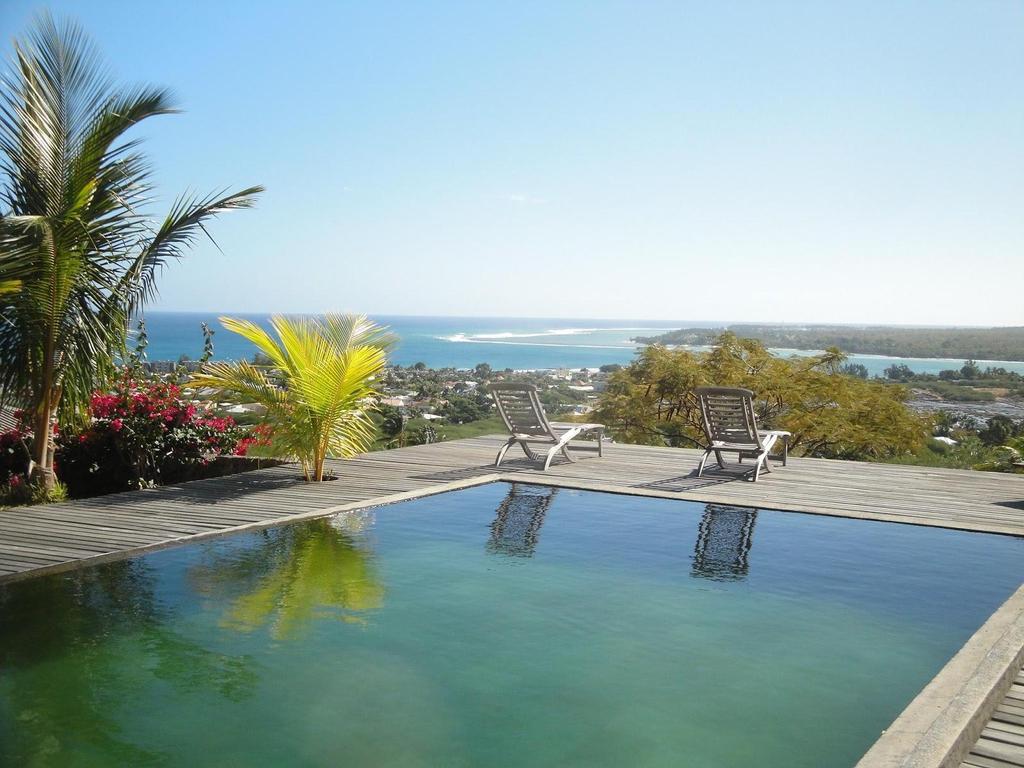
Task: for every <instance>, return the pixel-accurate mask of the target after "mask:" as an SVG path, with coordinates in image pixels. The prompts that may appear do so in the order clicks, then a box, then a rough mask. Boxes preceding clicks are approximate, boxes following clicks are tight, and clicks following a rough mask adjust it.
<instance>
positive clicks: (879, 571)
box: [0, 483, 1024, 768]
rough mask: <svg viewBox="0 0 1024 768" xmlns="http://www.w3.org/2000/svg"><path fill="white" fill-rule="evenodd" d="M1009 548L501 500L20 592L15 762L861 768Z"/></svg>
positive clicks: (438, 505)
mask: <svg viewBox="0 0 1024 768" xmlns="http://www.w3.org/2000/svg"><path fill="white" fill-rule="evenodd" d="M1022 577H1024V542H1022V541H1021V540H1019V539H1014V538H1009V537H1000V536H993V535H985V534H968V533H959V532H953V531H943V530H938V529H928V528H919V527H910V526H902V525H896V524H889V523H873V522H866V521H857V520H844V519H838V518H827V517H816V516H811V515H798V514H792V513H784V512H772V511H754V510H749V509H742V508H735V507H717V506H713V505H709V506H705V505H703V504H696V503H690V502H682V501H667V500H658V499H642V498H634V497H625V496H613V495H608V494H599V493H589V492H575V491H569V490H553V489H548V488H543V487H540V486H529V485H522V484H516V485H508V484H504V483H496V484H492V485H486V486H480V487H476V488H472V489H468V490H463V491H458V492H454V493H449V494H443V495H440V496H434V497H429V498H424V499H418V500H414V501H409V502H405V503H402V504H395V505H392V506H388V507H381V508H377V509H372V510H367V511H363V512H360V513H352V514H348V515H343V516H341V517H338V518H334V519H331V520H317V521H312V522H306V523H300V524H296V525H292V526H288V527H283V528H277V529H272V530H267V531H262V532H257V533H246V534H242V535H236V536H231V537H225V538H221V539H216V540H212V541H209V542H205V543H200V544H194V545H189V546H184V547H178V548H174V549H167V550H162V551H159V552H155V553H152V554H149V555H146V556H144V557H139V558H135V559H132V560H127V561H123V562H119V563H113V564H108V565H103V566H98V567H94V568H90V569H86V570H82V571H79V572H75V573H71V574H65V575H60V576H53V577H44V578H39V579H34V580H31V581H25V582H20V583H14V584H11V585H8V586H7V587H5V588H0V763H2V764H3V765H27V766H47V765H53V766H98V765H132V766H141V765H167V766H190V767H191V766H200V765H218V766H282V765H289V766H291V765H295V766H337V765H351V766H556V765H557V766H563V765H576V766H625V765H629V766H680V765H686V766H690V765H692V766H704V767H715V766H751V765H757V766H761V767H762V768H768V767H770V766H786V767H787V768H791V767H793V766H808V768H827V767H828V766H850V765H852V764H853V763H854V762H856V760H857V758H858V757H859V756H860V755H861V754H862V753H863V752H864V750H865V749H866V748H867V747H868V746H869V745H870V744H871V743H872V742H873V741H874V739H875V738H876V737H877V735H878V733H879V731H881V730H882V729H883V728H885V727H886V726H887V725H888V724H889V723H890V722H891V720H892V719H893V717H895V715H897V714H898V713H899V711H900V710H901V709H902V708H903V707H904V706H905V705H906V704H907V702H908V701H909V700H910V699H911V698H913V696H914V695H915V694H916V693H917V691H918V690H920V689H921V687H922V686H924V685H925V683H927V681H928V680H929V679H930V678H931V677H932V676H934V675H935V673H936V672H938V670H939V669H940V668H941V667H942V665H943V664H944V663H945V662H946V661H947V660H948V659H949V658H950V657H951V656H952V655H953V654H954V653H955V652H956V650H957V649H958V648H959V647H960V645H962V643H963V642H964V641H965V640H966V639H967V638H968V637H969V636H970V635H971V633H972V632H973V631H974V630H975V629H976V628H977V627H978V626H979V625H981V624H982V622H984V620H985V619H986V618H987V617H988V615H989V614H991V612H992V611H993V610H995V609H996V608H997V607H998V605H999V604H1000V603H1001V602H1002V601H1003V600H1004V599H1005V598H1006V597H1008V596H1009V595H1010V594H1011V592H1012V591H1013V590H1014V589H1015V588H1016V587H1017V586H1018V584H1019V583H1020V582H1021V579H1022Z"/></svg>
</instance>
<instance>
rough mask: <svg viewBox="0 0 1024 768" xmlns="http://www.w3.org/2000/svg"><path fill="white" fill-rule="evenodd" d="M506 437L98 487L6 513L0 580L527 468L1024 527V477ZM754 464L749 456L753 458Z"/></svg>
mask: <svg viewBox="0 0 1024 768" xmlns="http://www.w3.org/2000/svg"><path fill="white" fill-rule="evenodd" d="M502 442H503V438H500V437H497V436H495V437H483V438H472V439H468V440H457V441H453V442H448V443H437V444H434V445H425V446H416V447H411V448H402V449H399V450H394V451H384V452H380V453H371V454H366V455H364V456H360V457H358V458H355V459H352V460H349V461H336V462H332V463H331V469H332V471H333V472H335V473H336V474H338V475H339V480H337V481H333V482H328V483H323V484H320V485H311V484H308V483H304V482H303V481H302V480H300V479H299V478H298V476H297V472H296V469H295V468H294V467H291V466H279V467H273V468H269V469H262V470H257V471H255V472H248V473H245V474H241V475H233V476H230V477H222V478H216V479H212V480H203V481H198V482H192V483H183V484H181V485H175V486H168V487H165V488H158V489H154V490H148V491H141V492H134V493H126V494H116V495H112V496H104V497H100V498H95V499H86V500H82V501H75V502H68V503H65V504H53V505H46V506H39V507H23V508H17V509H10V510H4V511H2V512H0V580H5V579H10V578H14V577H22V576H25V575H31V574H32V573H34V572H43V571H48V570H54V569H57V568H62V567H66V566H70V565H74V564H77V563H81V562H82V561H88V560H89V559H92V558H104V557H110V556H112V555H115V554H116V553H119V552H126V551H138V550H140V549H143V548H147V547H151V546H159V545H164V544H167V543H169V542H178V541H182V540H187V539H188V538H189V537H191V536H199V535H210V534H212V533H216V532H219V531H226V530H231V529H234V528H238V527H241V526H251V525H254V524H259V523H261V522H267V521H276V520H280V519H281V518H286V517H288V516H291V515H302V514H311V513H316V512H317V511H319V510H324V511H327V510H330V509H332V508H335V507H339V506H342V505H345V504H352V503H362V502H366V503H373V502H374V500H376V499H381V498H382V497H388V496H392V495H394V494H400V493H409V492H416V491H423V490H429V489H431V488H439V487H442V486H444V485H446V484H447V483H450V482H452V481H460V480H461V481H465V480H472V479H474V478H480V479H495V478H497V477H499V476H501V477H509V476H518V477H523V476H528V477H530V478H531V479H532V480H534V481H537V482H543V483H554V484H558V485H565V486H570V487H575V488H581V489H588V488H589V489H594V490H610V491H617V492H625V493H633V494H639V495H647V496H659V497H665V498H678V499H688V500H692V501H702V502H714V503H725V504H737V505H744V506H752V507H762V508H772V509H787V510H794V511H800V512H814V513H822V514H831V515H841V516H846V517H862V518H869V519H876V520H887V521H899V522H909V523H916V524H924V525H934V526H942V527H948V528H960V529H966V530H978V531H992V532H998V533H1009V534H1016V535H1024V477H1020V476H1012V475H1000V474H995V473H984V472H967V471H959V470H947V469H935V468H930V467H904V466H892V465H884V464H867V463H859V462H846V461H826V460H821V459H800V458H796V459H791V460H790V462H789V466H788V467H784V468H783V467H777V466H776V467H775V470H774V471H773V472H772V473H770V474H768V475H764V474H762V477H761V481H760V482H758V483H756V484H755V483H751V482H748V481H746V480H744V479H742V478H741V477H740V475H739V474H738V473H737V472H736V471H735V470H730V471H728V472H722V471H718V470H715V469H712V470H710V471H709V472H706V473H705V476H704V477H703V478H697V477H696V476H695V469H696V466H697V462H698V460H699V457H700V453H699V452H698V451H691V450H682V449H673V448H653V447H647V446H632V445H608V446H607V448H606V449H605V456H604V458H601V459H598V458H596V457H595V456H593V455H592V454H588V453H586V452H583V451H581V452H579V455H580V456H581V457H583V460H582V461H580V462H578V463H576V464H570V463H568V462H561V463H556V464H554V465H553V466H552V467H551V469H550V470H549V471H548V472H546V473H542V472H539V471H537V469H536V468H535V467H534V465H532V464H530V463H528V462H526V461H525V460H524V459H521V458H519V459H516V458H514V457H513V458H511V459H506V461H505V463H503V464H502V466H501V469H500V470H499V471H497V472H498V474H496V470H495V469H494V467H493V466H492V462H493V460H494V456H495V454H496V453H497V450H498V448H499V447H500V445H501V443H502ZM747 466H748V467H751V465H747Z"/></svg>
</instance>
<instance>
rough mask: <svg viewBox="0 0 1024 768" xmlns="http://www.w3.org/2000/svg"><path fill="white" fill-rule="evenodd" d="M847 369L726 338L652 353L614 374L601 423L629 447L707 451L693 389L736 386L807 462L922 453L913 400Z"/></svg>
mask: <svg viewBox="0 0 1024 768" xmlns="http://www.w3.org/2000/svg"><path fill="white" fill-rule="evenodd" d="M839 364H840V361H839V360H837V359H836V356H835V355H834V354H831V353H827V354H826V355H823V356H821V357H810V358H807V357H804V358H792V359H782V358H778V357H775V356H773V355H772V354H770V353H769V352H768V350H767V349H765V347H764V346H763V345H762V344H761V343H760V342H758V341H755V340H751V339H740V338H737V337H736V336H735V335H734V334H732V333H728V332H727V333H724V334H722V335H721V336H719V337H718V339H717V343H716V344H715V346H714V347H713V348H712V349H711V350H709V351H708V352H705V353H694V352H690V351H688V350H686V349H667V348H665V347H662V346H658V345H655V346H650V347H646V348H645V349H643V350H642V351H641V353H640V355H639V357H638V358H637V359H636V360H635V361H634V362H633V363H631V364H630V365H628V366H627V367H625V368H623V369H622V370H621V371H618V372H616V373H614V374H612V375H611V377H610V379H609V382H608V388H607V390H606V391H605V392H604V393H602V395H601V399H600V401H599V404H598V408H597V411H596V416H597V420H599V421H602V422H604V423H605V424H607V425H609V428H610V429H611V431H612V432H613V433H614V435H615V437H616V438H617V439H619V440H622V441H624V442H632V443H643V444H652V445H658V444H665V443H667V444H669V445H673V446H686V445H694V444H698V445H700V444H702V443H703V440H704V435H703V428H702V420H701V416H700V413H699V410H698V409H697V404H696V401H695V398H694V397H693V394H692V392H693V389H694V387H698V386H702V385H718V386H737V387H745V388H747V389H750V390H753V392H754V393H755V397H754V405H755V410H756V412H757V416H758V420H759V422H760V424H761V425H762V426H763V427H765V428H775V429H786V430H789V431H790V432H792V433H793V438H792V441H791V446H792V447H793V448H794V449H796V450H797V452H800V453H803V454H805V455H812V456H823V457H829V458H850V459H867V458H882V457H887V456H892V455H899V454H903V453H907V452H912V451H914V450H916V449H918V448H920V447H921V446H922V445H923V442H924V439H925V436H926V434H927V433H928V427H929V425H928V423H927V421H926V420H924V419H922V418H920V417H918V416H916V415H915V414H913V413H912V412H911V411H910V410H909V409H907V408H906V406H905V405H904V398H905V397H906V391H905V390H904V389H903V388H902V387H898V386H894V385H887V384H884V383H882V382H879V381H865V380H863V379H859V378H854V377H850V376H844V375H842V374H840V373H839V372H838V370H839V368H838V366H839Z"/></svg>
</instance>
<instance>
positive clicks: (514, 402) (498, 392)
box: [487, 382, 551, 437]
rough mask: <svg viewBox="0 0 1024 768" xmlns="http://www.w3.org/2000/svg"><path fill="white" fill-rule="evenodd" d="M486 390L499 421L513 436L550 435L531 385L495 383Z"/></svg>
mask: <svg viewBox="0 0 1024 768" xmlns="http://www.w3.org/2000/svg"><path fill="white" fill-rule="evenodd" d="M487 390H488V391H489V392H490V393H491V397H493V398H494V404H495V405H496V406H498V413H499V414H500V415H501V420H502V421H504V422H505V426H506V427H507V428H508V431H509V432H511V433H512V434H513V435H530V436H531V437H542V436H550V435H551V424H549V423H548V417H547V416H546V415H545V413H544V406H543V405H541V402H540V398H539V397H538V396H537V387H535V386H534V385H533V384H519V383H515V382H495V383H493V384H489V385H488V386H487Z"/></svg>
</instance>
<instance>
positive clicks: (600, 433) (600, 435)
mask: <svg viewBox="0 0 1024 768" xmlns="http://www.w3.org/2000/svg"><path fill="white" fill-rule="evenodd" d="M602 456H604V430H603V429H599V430H597V458H601V457H602Z"/></svg>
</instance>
